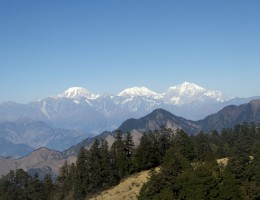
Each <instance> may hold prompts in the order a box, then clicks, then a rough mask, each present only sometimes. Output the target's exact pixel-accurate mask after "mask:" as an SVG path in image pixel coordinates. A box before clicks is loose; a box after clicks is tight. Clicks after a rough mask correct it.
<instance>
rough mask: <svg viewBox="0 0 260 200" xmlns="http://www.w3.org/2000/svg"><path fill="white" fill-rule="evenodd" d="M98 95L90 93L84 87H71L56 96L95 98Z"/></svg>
mask: <svg viewBox="0 0 260 200" xmlns="http://www.w3.org/2000/svg"><path fill="white" fill-rule="evenodd" d="M97 97H98V95H95V94H91V93H90V92H89V91H88V90H87V89H86V88H83V87H71V88H69V89H67V90H66V91H65V92H63V93H62V94H60V95H58V98H70V99H79V98H87V99H96V98H97Z"/></svg>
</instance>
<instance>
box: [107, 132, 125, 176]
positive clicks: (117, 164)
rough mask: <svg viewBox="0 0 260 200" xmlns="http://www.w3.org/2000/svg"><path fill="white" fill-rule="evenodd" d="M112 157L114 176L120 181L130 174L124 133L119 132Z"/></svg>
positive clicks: (112, 149) (111, 151) (111, 153)
mask: <svg viewBox="0 0 260 200" xmlns="http://www.w3.org/2000/svg"><path fill="white" fill-rule="evenodd" d="M110 156H111V160H112V167H113V174H114V175H113V176H114V177H115V179H117V180H120V179H121V178H122V177H123V176H125V175H126V174H127V173H128V160H127V156H126V153H125V144H124V141H123V137H122V132H121V131H119V130H117V131H116V137H115V142H114V143H113V144H112V146H111V150H110Z"/></svg>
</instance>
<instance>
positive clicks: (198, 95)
mask: <svg viewBox="0 0 260 200" xmlns="http://www.w3.org/2000/svg"><path fill="white" fill-rule="evenodd" d="M164 97H165V98H166V99H168V101H170V102H172V103H173V104H176V105H177V104H185V103H191V102H193V101H205V99H206V98H209V99H212V100H213V101H217V102H223V101H224V100H225V96H224V95H223V94H222V93H221V92H219V91H215V90H207V89H205V88H203V87H200V86H198V85H196V84H194V83H189V82H184V83H182V84H180V85H177V86H173V87H170V88H169V89H168V90H167V92H166V93H165V94H164Z"/></svg>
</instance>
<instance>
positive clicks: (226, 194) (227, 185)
mask: <svg viewBox="0 0 260 200" xmlns="http://www.w3.org/2000/svg"><path fill="white" fill-rule="evenodd" d="M219 199H243V198H242V191H241V188H240V185H239V182H238V181H237V180H236V178H235V176H234V175H233V174H231V173H230V172H229V171H228V170H226V171H225V173H224V176H223V181H222V182H221V183H220V184H219Z"/></svg>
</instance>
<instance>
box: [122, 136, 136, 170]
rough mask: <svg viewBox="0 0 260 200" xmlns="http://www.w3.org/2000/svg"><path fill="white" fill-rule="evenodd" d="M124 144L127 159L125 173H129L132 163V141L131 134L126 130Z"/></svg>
mask: <svg viewBox="0 0 260 200" xmlns="http://www.w3.org/2000/svg"><path fill="white" fill-rule="evenodd" d="M124 144H125V154H126V159H127V169H126V173H130V172H131V171H132V170H133V169H132V168H131V165H132V157H133V153H134V141H133V136H132V135H131V133H130V132H127V133H126V135H125V139H124Z"/></svg>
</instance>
